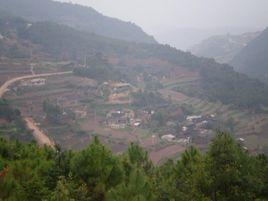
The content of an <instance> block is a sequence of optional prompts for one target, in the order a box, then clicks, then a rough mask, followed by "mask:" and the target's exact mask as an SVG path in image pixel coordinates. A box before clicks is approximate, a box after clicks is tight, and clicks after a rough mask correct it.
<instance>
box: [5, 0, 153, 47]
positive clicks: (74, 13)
mask: <svg viewBox="0 0 268 201" xmlns="http://www.w3.org/2000/svg"><path fill="white" fill-rule="evenodd" d="M0 8H1V10H2V11H7V12H10V13H12V14H15V15H16V16H21V17H24V18H26V19H28V20H31V21H52V22H56V23H59V24H64V25H68V26H71V27H73V28H76V29H79V30H83V31H87V32H90V33H96V34H98V35H102V36H106V37H111V38H117V39H122V40H126V41H133V42H144V43H156V41H155V40H154V38H153V37H152V36H149V35H147V34H146V33H145V32H144V31H143V30H142V29H141V28H140V27H138V26H136V25H135V24H133V23H130V22H124V21H121V20H118V19H114V18H110V17H106V16H104V15H102V14H100V13H98V12H97V11H96V10H94V9H93V8H90V7H84V6H80V5H73V4H68V3H59V2H55V1H51V0H8V1H7V0H0Z"/></svg>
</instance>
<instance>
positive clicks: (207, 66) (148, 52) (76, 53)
mask: <svg viewBox="0 0 268 201" xmlns="http://www.w3.org/2000/svg"><path fill="white" fill-rule="evenodd" d="M0 26H1V27H0V28H1V30H2V32H3V33H2V35H4V36H5V38H4V39H2V41H1V42H0V48H2V49H3V52H8V51H6V50H5V44H8V45H9V46H8V47H9V49H8V50H9V51H13V52H14V50H16V52H19V53H18V56H17V57H20V56H21V54H22V53H24V54H25V55H26V57H27V55H28V56H29V55H30V51H31V49H30V48H29V47H31V48H32V49H33V50H34V52H35V53H38V52H39V53H38V55H39V56H40V55H49V58H53V59H58V60H62V59H68V60H72V61H75V62H80V63H81V62H84V58H85V56H92V55H96V54H97V53H101V54H104V55H105V56H107V57H112V58H116V59H117V60H118V62H117V63H118V64H120V65H123V66H124V67H125V68H129V69H130V68H132V67H133V66H130V65H129V64H128V62H126V60H128V61H129V60H139V61H140V62H142V64H139V65H141V66H143V65H144V64H145V65H146V62H147V60H150V59H158V60H161V61H165V62H168V63H170V64H171V65H173V66H175V68H176V66H177V67H183V68H186V69H189V70H191V71H196V72H198V73H199V74H200V75H201V79H200V80H199V82H198V83H197V85H195V86H194V90H195V91H196V90H197V92H195V93H192V94H193V95H194V96H198V97H200V95H201V96H202V98H207V99H211V100H219V101H222V102H223V103H227V104H229V103H231V104H233V105H235V106H237V107H241V108H249V109H254V110H259V109H260V108H261V107H262V106H263V105H264V106H267V105H268V97H266V96H263V94H267V93H268V87H266V86H265V85H264V84H262V83H261V82H259V81H257V80H254V79H250V78H248V77H247V76H245V75H241V74H239V73H237V72H235V71H234V70H233V68H232V67H231V66H229V65H226V64H219V63H217V62H215V61H214V60H211V59H206V58H198V57H196V56H193V55H191V54H190V53H187V52H182V51H180V50H177V49H175V48H171V47H170V46H167V45H158V44H145V43H143V44H137V43H129V42H125V41H121V40H114V39H110V38H105V37H102V36H98V35H95V34H86V33H85V32H82V31H77V30H75V29H72V28H69V27H67V26H64V25H58V24H55V23H51V22H37V23H30V22H27V21H25V20H23V19H20V18H14V17H2V18H1V19H0ZM9 40H11V41H13V43H9V42H6V41H9ZM1 44H2V45H1ZM10 44H15V45H11V46H10ZM25 48H28V49H27V51H23V50H24V49H25ZM0 52H1V51H0ZM12 55H13V56H14V55H15V54H12ZM6 56H8V55H6ZM143 63H144V64H143ZM144 70H145V69H144V68H141V72H144ZM148 70H149V71H150V69H149V68H147V69H146V71H148ZM154 71H155V70H154V68H152V69H151V72H150V73H154ZM161 72H162V74H163V75H164V74H166V73H168V69H165V67H164V66H162V67H161ZM129 76H130V77H131V74H129ZM187 92H191V91H186V93H187Z"/></svg>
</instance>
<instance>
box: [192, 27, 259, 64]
mask: <svg viewBox="0 0 268 201" xmlns="http://www.w3.org/2000/svg"><path fill="white" fill-rule="evenodd" d="M259 34H260V32H251V33H244V34H241V35H230V34H226V35H216V36H212V37H209V38H208V39H206V40H203V41H202V42H201V43H199V44H197V45H195V46H193V47H192V48H191V49H190V51H191V52H192V53H193V54H194V55H196V56H201V57H208V58H214V59H215V60H216V61H218V62H220V63H229V62H230V61H231V60H232V59H233V57H234V56H235V55H236V54H238V53H239V52H240V51H241V50H242V49H243V48H244V47H246V46H247V44H248V43H249V42H250V41H251V40H253V39H254V38H256V37H257V36H258V35H259Z"/></svg>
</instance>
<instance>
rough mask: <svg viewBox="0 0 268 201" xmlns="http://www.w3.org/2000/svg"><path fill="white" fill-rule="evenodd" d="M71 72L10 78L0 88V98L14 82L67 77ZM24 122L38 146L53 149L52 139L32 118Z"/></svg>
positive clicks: (26, 118) (25, 118)
mask: <svg viewBox="0 0 268 201" xmlns="http://www.w3.org/2000/svg"><path fill="white" fill-rule="evenodd" d="M71 73H72V71H67V72H58V73H44V74H35V75H25V76H21V77H16V78H12V79H10V80H8V81H6V82H5V83H4V84H3V85H2V86H1V87H0V98H2V97H3V95H4V94H5V92H6V91H7V90H8V87H9V86H10V85H12V84H14V83H15V82H18V81H20V80H24V79H32V78H38V77H49V76H54V75H67V74H71ZM24 120H25V122H26V125H27V127H28V128H29V129H30V130H32V132H33V136H34V138H35V140H36V142H37V144H38V145H39V146H44V145H47V146H50V147H54V146H55V143H54V141H53V140H52V139H50V138H49V137H48V136H47V135H46V134H45V133H44V132H43V131H42V130H41V129H40V128H39V127H38V126H37V125H36V123H35V122H34V120H33V119H32V118H28V117H24Z"/></svg>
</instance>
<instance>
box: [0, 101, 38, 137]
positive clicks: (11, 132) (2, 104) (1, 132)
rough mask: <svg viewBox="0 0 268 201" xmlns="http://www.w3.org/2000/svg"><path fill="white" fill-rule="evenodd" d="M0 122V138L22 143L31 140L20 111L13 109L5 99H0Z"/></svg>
mask: <svg viewBox="0 0 268 201" xmlns="http://www.w3.org/2000/svg"><path fill="white" fill-rule="evenodd" d="M0 120H2V121H3V123H1V124H0V137H1V136H2V137H3V136H4V137H7V138H9V139H13V140H14V139H19V140H22V141H31V140H33V138H32V135H31V134H30V132H29V130H28V129H27V127H26V125H25V122H24V120H23V118H22V116H21V113H20V111H19V110H18V109H13V108H12V107H11V106H10V104H9V102H8V101H7V100H5V99H0Z"/></svg>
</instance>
